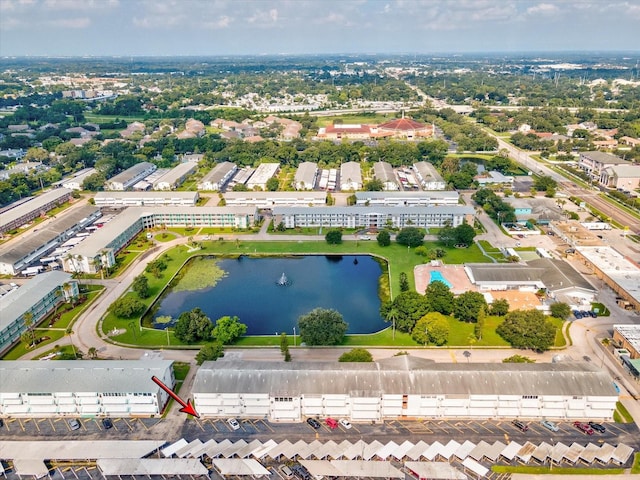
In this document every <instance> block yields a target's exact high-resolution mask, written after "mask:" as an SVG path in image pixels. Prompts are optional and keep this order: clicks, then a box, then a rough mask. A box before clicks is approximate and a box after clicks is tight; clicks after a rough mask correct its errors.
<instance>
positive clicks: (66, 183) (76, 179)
mask: <svg viewBox="0 0 640 480" xmlns="http://www.w3.org/2000/svg"><path fill="white" fill-rule="evenodd" d="M96 172H97V170H96V169H95V168H84V169H82V170H80V171H79V172H76V173H74V174H73V175H72V176H71V177H69V178H66V179H64V180H61V181H60V182H59V183H60V184H61V185H62V186H63V187H64V188H69V189H71V190H83V186H82V185H83V184H84V181H85V180H86V179H87V178H89V177H90V176H91V175H94V174H95V173H96Z"/></svg>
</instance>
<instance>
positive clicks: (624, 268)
mask: <svg viewBox="0 0 640 480" xmlns="http://www.w3.org/2000/svg"><path fill="white" fill-rule="evenodd" d="M575 252H576V256H577V257H578V259H580V260H582V261H583V262H584V263H585V265H587V266H589V267H590V268H591V269H593V272H594V274H595V275H596V276H597V277H598V278H600V279H602V280H604V282H605V283H606V284H607V285H609V287H611V289H612V290H613V291H614V292H616V293H617V294H618V296H619V300H618V303H619V304H620V306H622V307H623V308H628V309H634V310H640V267H638V265H637V264H635V263H634V262H632V261H631V260H629V259H627V258H625V257H624V255H622V254H621V253H619V252H618V251H617V250H615V249H614V248H612V247H609V246H593V247H590V246H576V247H575Z"/></svg>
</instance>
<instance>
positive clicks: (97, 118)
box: [84, 113, 144, 123]
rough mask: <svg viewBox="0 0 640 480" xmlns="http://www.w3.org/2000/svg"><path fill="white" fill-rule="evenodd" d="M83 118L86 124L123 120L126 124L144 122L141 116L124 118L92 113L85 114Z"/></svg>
mask: <svg viewBox="0 0 640 480" xmlns="http://www.w3.org/2000/svg"><path fill="white" fill-rule="evenodd" d="M84 118H85V119H86V120H87V122H91V123H110V122H113V121H114V120H125V121H126V122H127V123H130V122H144V116H143V115H138V116H135V115H134V116H130V117H125V116H122V115H97V114H94V113H85V114H84Z"/></svg>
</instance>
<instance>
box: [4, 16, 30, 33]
mask: <svg viewBox="0 0 640 480" xmlns="http://www.w3.org/2000/svg"><path fill="white" fill-rule="evenodd" d="M23 25H24V24H23V23H22V22H21V21H20V20H18V19H17V18H14V17H7V16H5V15H3V16H2V20H0V26H1V27H2V30H15V29H18V28H20V27H22V26H23Z"/></svg>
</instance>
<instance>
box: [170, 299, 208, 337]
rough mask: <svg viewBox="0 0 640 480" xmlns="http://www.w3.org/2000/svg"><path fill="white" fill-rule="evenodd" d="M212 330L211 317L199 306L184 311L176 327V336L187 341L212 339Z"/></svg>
mask: <svg viewBox="0 0 640 480" xmlns="http://www.w3.org/2000/svg"><path fill="white" fill-rule="evenodd" d="M212 330H213V324H212V323H211V319H210V318H209V317H207V316H206V315H205V313H204V312H203V311H202V310H200V309H199V308H197V307H196V308H194V309H192V310H189V311H187V312H182V313H181V314H180V316H179V317H178V321H177V322H176V326H175V327H174V332H175V335H176V338H177V339H178V340H181V341H183V342H185V343H195V342H201V341H207V340H210V339H211V332H212Z"/></svg>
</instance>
